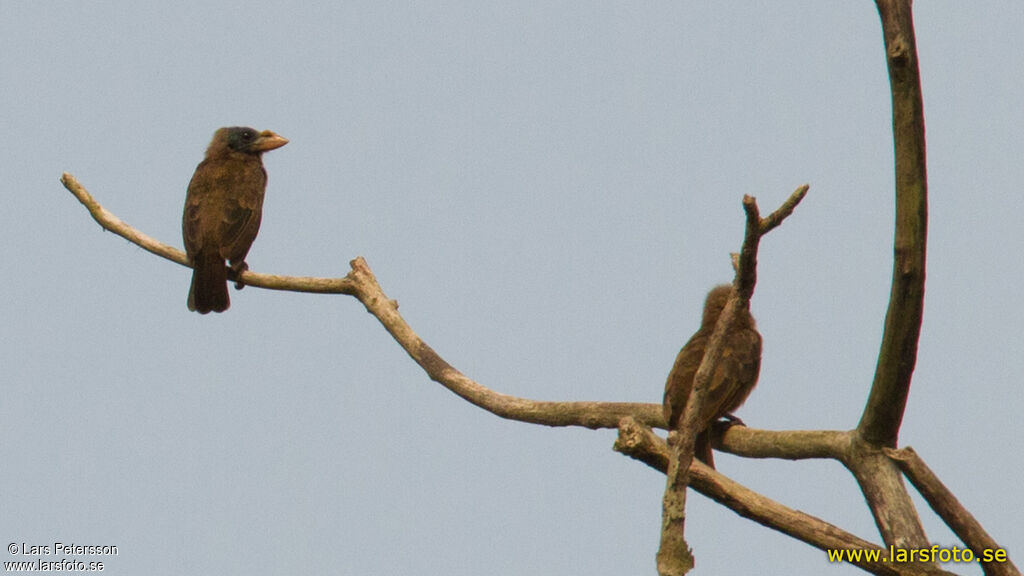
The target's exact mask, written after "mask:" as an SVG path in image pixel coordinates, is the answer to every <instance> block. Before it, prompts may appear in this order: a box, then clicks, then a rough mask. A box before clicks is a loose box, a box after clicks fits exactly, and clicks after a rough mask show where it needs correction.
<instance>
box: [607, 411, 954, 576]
mask: <svg viewBox="0 0 1024 576" xmlns="http://www.w3.org/2000/svg"><path fill="white" fill-rule="evenodd" d="M736 428H739V429H742V427H736ZM758 432H762V431H758ZM615 450H616V451H618V452H620V453H622V454H625V455H626V456H629V457H631V458H634V459H636V460H639V461H641V462H643V463H645V464H647V465H648V466H650V467H652V468H654V469H655V470H658V471H660V472H663V473H664V472H667V470H668V466H669V462H670V460H671V459H672V458H673V456H672V451H673V448H672V447H670V446H669V445H668V444H667V443H666V442H665V440H663V439H662V438H661V437H660V436H658V435H657V434H655V433H654V432H653V431H652V430H651V429H650V428H648V427H646V426H643V425H641V424H639V423H637V422H636V421H634V420H630V419H624V420H623V421H622V423H621V424H620V425H619V438H618V440H616V442H615ZM689 477H690V487H692V488H693V489H694V490H696V491H697V492H699V493H701V494H703V495H704V496H707V497H708V498H711V499H712V500H714V501H715V502H718V503H719V504H722V505H723V506H725V507H726V508H729V509H730V510H732V511H733V512H735V513H737V514H739V515H740V516H742V517H744V518H748V519H750V520H753V521H755V522H757V523H758V524H761V525H762V526H765V527H767V528H770V529H772V530H776V531H778V532H781V533H783V534H786V535H788V536H790V537H792V538H795V539H797V540H800V541H801V542H805V543H807V544H810V545H811V546H814V547H815V548H818V549H820V550H824V551H828V550H878V551H880V552H881V559H880V560H878V561H876V562H869V561H867V560H862V561H858V562H851V564H853V565H855V566H858V567H860V568H862V569H864V570H865V571H867V572H870V573H872V574H882V575H889V576H891V575H907V574H914V575H919V574H946V575H949V574H952V573H950V572H945V571H943V570H940V569H938V568H936V567H935V566H933V565H922V564H900V563H893V562H889V561H888V551H887V550H884V549H883V548H881V547H879V546H878V545H876V544H873V543H871V542H868V541H867V540H864V539H862V538H859V537H857V536H855V535H853V534H850V533H849V532H846V531H845V530H843V529H841V528H839V527H838V526H835V525H833V524H830V523H828V522H825V521H824V520H822V519H820V518H817V517H815V516H811V515H810V514H807V513H805V512H801V511H799V510H794V509H792V508H789V507H788V506H785V505H783V504H780V503H779V502H776V501H775V500H772V499H771V498H768V497H766V496H764V495H761V494H758V493H757V492H754V491H753V490H751V489H749V488H747V487H745V486H743V485H742V484H740V483H739V482H736V481H735V480H732V479H730V478H728V477H727V476H725V475H723V474H721V473H719V472H718V471H716V470H714V469H712V468H709V467H708V466H706V465H705V464H704V463H702V462H700V461H697V460H694V461H693V463H692V464H691V465H690V470H689Z"/></svg>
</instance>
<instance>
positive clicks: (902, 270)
mask: <svg viewBox="0 0 1024 576" xmlns="http://www.w3.org/2000/svg"><path fill="white" fill-rule="evenodd" d="M876 4H877V6H878V13H879V15H880V17H881V20H882V32H883V35H884V37H885V51H886V56H887V58H886V60H887V62H888V68H889V84H890V89H891V92H892V129H893V143H894V150H895V158H896V234H895V243H894V249H893V252H894V258H893V273H892V288H891V290H890V294H889V309H888V311H887V312H886V314H885V332H884V334H883V335H882V345H881V350H880V352H879V354H878V364H877V366H876V368H875V378H874V382H873V383H872V386H871V394H870V396H869V397H868V401H867V406H866V407H865V408H864V413H863V415H862V416H861V420H860V424H859V425H858V427H857V428H858V432H859V433H860V435H861V437H862V438H864V440H866V441H867V442H869V443H871V444H875V445H877V446H888V447H891V448H894V447H896V443H897V439H898V436H899V429H900V424H901V423H902V421H903V411H904V409H905V408H906V404H907V394H908V393H909V392H910V379H911V377H912V375H913V373H914V365H915V363H916V361H917V343H918V337H919V336H920V333H921V317H922V313H923V310H924V279H925V251H926V250H925V248H926V240H927V228H928V179H927V173H926V167H925V139H924V107H923V105H922V103H921V77H920V73H919V71H918V65H917V47H916V41H915V39H914V23H913V18H912V15H911V9H910V5H911V0H876Z"/></svg>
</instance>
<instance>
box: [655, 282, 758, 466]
mask: <svg viewBox="0 0 1024 576" xmlns="http://www.w3.org/2000/svg"><path fill="white" fill-rule="evenodd" d="M731 295H732V286H731V285H729V284H723V285H721V286H715V287H714V288H712V289H711V291H710V292H708V297H707V300H705V302H704V316H703V318H702V319H701V322H700V330H697V332H696V333H695V334H694V335H693V336H692V337H690V340H689V341H687V342H686V345H685V346H683V349H682V350H680V351H679V355H678V356H676V361H675V364H674V365H673V366H672V371H671V372H669V375H668V381H666V382H665V399H664V403H663V405H662V410H663V411H664V414H665V419H666V420H667V421H668V428H669V430H675V429H677V428H678V427H679V423H680V422H679V421H680V419H681V418H682V416H683V412H685V410H686V403H687V401H688V400H689V398H690V392H691V391H692V390H693V379H694V376H695V375H696V374H697V368H698V367H700V363H701V360H703V359H704V349H705V348H706V347H707V344H708V341H709V340H710V339H711V334H712V333H713V332H714V331H715V323H716V322H718V317H719V316H721V314H722V310H723V309H724V308H725V305H726V303H728V301H729V297H730V296H731ZM760 370H761V335H760V334H759V333H758V332H757V326H756V324H755V323H754V317H753V316H751V315H750V310H748V309H742V310H738V311H737V313H736V318H735V322H734V323H733V325H732V327H731V328H730V329H729V332H728V333H727V334H726V337H725V349H724V351H723V352H722V358H721V360H720V361H719V362H718V366H716V367H715V371H714V373H713V374H712V376H711V381H710V382H709V383H708V388H707V394H706V395H705V397H704V406H703V409H702V410H701V413H700V420H699V421H700V424H699V428H698V430H699V431H700V432H699V433H698V435H697V439H696V443H695V446H694V455H695V456H696V457H697V458H699V459H701V460H703V461H704V462H705V463H706V464H707V465H708V466H711V467H712V468H714V467H715V462H714V458H713V456H712V455H711V436H710V434H711V425H712V424H714V423H715V421H716V420H718V419H719V418H721V417H723V416H729V415H731V412H732V411H733V410H736V409H737V408H739V407H740V405H742V404H743V402H744V401H745V400H746V399H747V396H749V395H750V392H751V391H752V390H753V389H754V386H755V385H757V376H758V373H759V372H760Z"/></svg>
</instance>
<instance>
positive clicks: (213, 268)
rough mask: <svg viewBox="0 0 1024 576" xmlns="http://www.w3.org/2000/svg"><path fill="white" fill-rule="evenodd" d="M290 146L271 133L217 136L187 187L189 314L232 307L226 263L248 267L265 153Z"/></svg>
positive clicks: (237, 130) (228, 131)
mask: <svg viewBox="0 0 1024 576" xmlns="http://www.w3.org/2000/svg"><path fill="white" fill-rule="evenodd" d="M287 143H288V140H287V139H285V138H282V137H281V136H278V135H277V134H274V133H273V132H271V131H270V130H265V131H263V132H257V131H256V130H253V129H252V128H243V127H233V128H221V129H219V130H217V132H215V133H214V135H213V140H212V141H211V142H210V146H209V147H208V148H207V149H206V158H204V159H203V161H202V162H200V163H199V166H197V167H196V171H195V174H193V175H192V180H191V181H190V182H189V183H188V195H187V196H186V197H185V214H184V216H183V217H182V221H181V230H182V235H183V236H184V237H185V252H186V253H188V257H189V259H190V260H191V261H192V285H191V287H190V288H189V291H188V309H189V310H193V311H195V312H199V313H200V314H206V313H208V312H210V311H213V312H223V311H225V310H227V309H228V306H230V305H231V301H230V299H229V298H228V272H227V268H226V267H225V261H228V262H230V265H231V269H232V270H234V271H235V273H236V274H237V273H239V272H242V271H243V270H246V269H248V265H247V264H246V263H245V256H246V254H248V253H249V248H250V247H251V246H252V242H253V240H255V239H256V234H257V233H258V232H259V230H260V219H261V218H262V215H263V193H264V192H265V191H266V189H267V171H266V170H264V169H263V159H262V155H263V153H264V152H266V151H268V150H273V149H275V148H280V147H281V146H284V145H285V144H287ZM236 287H238V288H239V289H241V288H242V284H241V283H240V282H239V283H236Z"/></svg>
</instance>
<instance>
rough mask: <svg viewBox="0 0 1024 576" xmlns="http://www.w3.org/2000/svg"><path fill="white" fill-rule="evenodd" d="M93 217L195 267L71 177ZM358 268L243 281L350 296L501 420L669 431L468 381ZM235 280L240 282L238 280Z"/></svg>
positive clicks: (636, 414) (446, 382) (636, 409)
mask: <svg viewBox="0 0 1024 576" xmlns="http://www.w3.org/2000/svg"><path fill="white" fill-rule="evenodd" d="M61 182H62V183H63V184H64V187H65V188H67V189H68V191H70V192H71V193H72V194H73V195H74V196H75V197H76V198H77V199H78V201H79V202H81V203H82V205H84V206H85V207H86V209H88V210H89V213H90V214H91V215H92V217H93V219H94V220H96V222H97V223H99V225H100V226H102V227H103V229H105V230H109V231H111V232H113V233H115V234H117V235H119V236H121V237H122V238H125V239H126V240H128V241H129V242H132V243H133V244H136V245H138V246H140V247H142V248H144V249H146V250H148V251H150V252H152V253H153V254H156V255H157V256H161V257H163V258H166V259H168V260H170V261H172V262H177V263H178V264H181V265H183V266H191V263H190V262H189V261H188V257H187V256H186V255H185V253H184V252H182V251H181V250H178V249H177V248H174V247H173V246H170V245H168V244H164V243H162V242H159V241H157V240H154V239H153V238H151V237H149V236H147V235H145V234H143V233H141V232H139V231H138V230H136V229H134V228H132V227H131V226H129V225H128V224H126V223H124V222H123V221H122V220H121V219H120V218H118V217H117V216H115V215H114V214H112V213H111V212H109V211H107V210H106V209H105V208H103V207H102V206H101V205H100V204H99V202H97V201H96V200H95V199H94V198H93V197H92V195H91V194H89V192H88V191H86V189H85V188H84V187H83V186H82V185H81V184H79V182H78V181H77V180H75V178H74V176H72V175H70V174H67V173H65V174H64V176H63V177H62V178H61ZM351 266H352V270H351V272H349V274H348V275H347V276H345V277H344V278H313V277H296V276H277V275H272V274H258V273H256V272H252V271H251V270H247V271H245V272H243V273H242V274H241V275H240V279H241V280H242V282H243V283H244V284H245V285H247V286H257V287H260V288H268V289H271V290H289V291H293V292H315V293H330V294H348V295H351V296H355V297H356V298H358V299H359V301H360V302H362V303H363V305H364V306H365V307H366V310H367V311H368V312H369V313H370V314H372V315H373V316H374V317H376V318H377V319H378V320H379V321H380V323H381V324H382V325H383V326H384V328H385V329H386V330H387V331H388V333H390V334H391V336H392V337H393V338H394V339H395V341H396V342H398V344H399V345H400V346H401V347H402V348H403V349H404V350H405V351H406V352H407V353H408V354H409V356H410V357H412V359H413V360H414V361H416V363H417V364H419V365H420V367H421V368H423V370H424V371H425V372H426V373H427V376H429V377H430V379H431V380H433V381H435V382H437V383H439V384H441V385H442V386H444V387H446V388H448V389H449V390H451V391H452V392H454V393H455V394H458V395H459V396H460V397H462V398H464V399H465V400H467V401H469V402H470V403H472V404H473V405H475V406H478V407H480V408H483V409H484V410H487V411H488V412H491V413H492V414H495V415H496V416H500V417H502V418H507V419H509V420H518V421H520V422H529V423H532V424H543V425H545V426H583V427H585V428H616V427H618V424H619V420H621V419H622V418H624V417H627V416H630V417H632V418H635V419H636V420H637V421H639V422H643V423H645V424H647V425H649V426H660V427H662V428H664V427H665V421H664V416H662V413H661V405H660V404H641V403H631V402H542V401H537V400H528V399H526V398H517V397H515V396H509V395H506V394H501V393H498V392H495V391H493V390H490V389H489V388H487V387H485V386H482V385H480V384H478V383H477V382H475V381H473V380H471V379H470V378H467V377H466V376H465V375H463V374H462V373H461V372H459V371H458V370H456V369H455V368H453V367H452V366H451V365H450V364H448V363H447V362H446V361H445V360H444V359H443V358H441V356H440V355H438V353H437V352H435V351H434V350H433V349H432V348H431V347H430V346H428V345H427V343H426V342H424V341H423V340H422V339H420V337H419V336H417V335H416V333H415V332H414V331H413V330H412V328H411V327H410V326H409V324H408V323H406V321H405V319H403V318H402V316H401V314H399V313H398V303H397V302H395V301H394V300H391V299H390V298H388V297H387V295H386V294H384V291H383V290H381V287H380V284H378V283H377V279H376V278H375V277H374V275H373V272H372V271H371V270H370V267H369V265H368V264H367V263H366V261H365V260H364V259H363V258H361V257H360V258H356V259H355V260H353V261H352V262H351ZM232 279H234V278H232Z"/></svg>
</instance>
